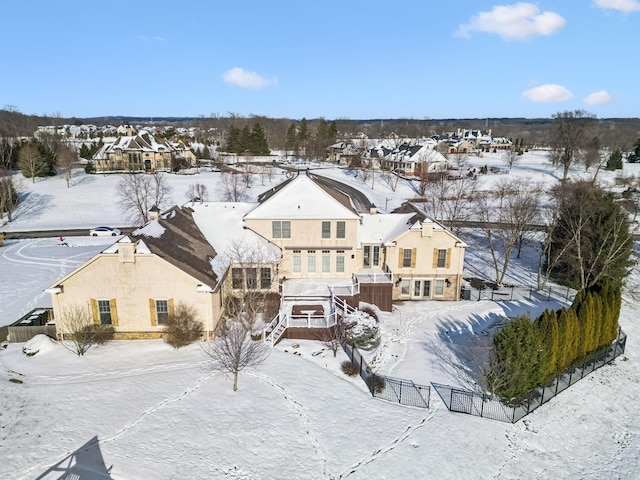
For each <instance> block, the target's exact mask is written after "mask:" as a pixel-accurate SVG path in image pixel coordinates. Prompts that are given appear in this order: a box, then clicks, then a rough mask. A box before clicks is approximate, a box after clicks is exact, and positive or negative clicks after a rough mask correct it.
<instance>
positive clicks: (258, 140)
mask: <svg viewBox="0 0 640 480" xmlns="http://www.w3.org/2000/svg"><path fill="white" fill-rule="evenodd" d="M249 150H250V151H251V153H253V154H254V155H269V153H271V151H270V150H269V145H268V143H267V134H266V133H265V131H264V128H262V125H260V124H259V123H256V124H255V125H254V126H253V129H252V130H251V147H250V148H249Z"/></svg>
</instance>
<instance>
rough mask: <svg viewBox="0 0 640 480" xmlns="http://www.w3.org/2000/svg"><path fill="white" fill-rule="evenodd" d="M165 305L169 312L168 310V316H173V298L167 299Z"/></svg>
mask: <svg viewBox="0 0 640 480" xmlns="http://www.w3.org/2000/svg"><path fill="white" fill-rule="evenodd" d="M167 307H168V310H169V312H168V313H169V316H170V317H173V312H174V310H173V298H170V299H169V300H167Z"/></svg>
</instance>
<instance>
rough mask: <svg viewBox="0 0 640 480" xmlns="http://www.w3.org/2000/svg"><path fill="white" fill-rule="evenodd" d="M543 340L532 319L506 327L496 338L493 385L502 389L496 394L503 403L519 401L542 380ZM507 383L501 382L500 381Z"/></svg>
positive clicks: (520, 319)
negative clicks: (506, 400)
mask: <svg viewBox="0 0 640 480" xmlns="http://www.w3.org/2000/svg"><path fill="white" fill-rule="evenodd" d="M540 346H541V344H540V338H539V335H538V334H537V330H536V329H535V328H534V327H533V324H532V323H531V319H530V318H529V317H528V316H521V317H518V318H516V319H514V320H513V321H512V322H510V323H509V324H507V325H505V326H504V327H503V328H502V330H501V331H500V332H498V333H497V334H496V335H495V336H494V337H493V355H494V358H495V362H494V365H492V367H493V368H492V370H490V371H489V372H488V373H487V377H488V382H489V384H490V385H491V384H495V385H498V387H497V391H495V392H494V393H495V394H497V395H498V396H499V397H501V398H503V399H518V398H520V397H521V396H523V395H525V394H526V393H527V392H528V391H529V390H530V389H531V388H533V387H534V386H536V385H537V384H538V382H539V379H540ZM497 376H500V377H502V378H504V379H505V380H506V381H505V382H497V381H496V377H497Z"/></svg>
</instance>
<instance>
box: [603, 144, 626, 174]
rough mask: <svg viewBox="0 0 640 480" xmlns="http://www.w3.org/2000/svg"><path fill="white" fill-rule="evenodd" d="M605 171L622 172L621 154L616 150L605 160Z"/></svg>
mask: <svg viewBox="0 0 640 480" xmlns="http://www.w3.org/2000/svg"><path fill="white" fill-rule="evenodd" d="M605 168H606V169H607V170H622V152H621V151H620V149H619V148H616V149H615V150H614V151H613V152H612V153H611V155H609V158H608V159H607V165H606V167H605Z"/></svg>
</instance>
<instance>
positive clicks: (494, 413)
mask: <svg viewBox="0 0 640 480" xmlns="http://www.w3.org/2000/svg"><path fill="white" fill-rule="evenodd" d="M626 342H627V335H626V334H625V333H624V332H623V331H622V330H621V329H620V330H619V331H618V338H617V339H616V340H615V342H613V343H612V344H611V345H608V346H606V347H603V348H601V349H600V350H598V351H596V352H595V353H593V354H592V355H590V356H589V357H587V358H586V359H584V360H583V361H582V362H581V363H579V364H578V365H576V366H574V367H571V368H569V369H568V370H566V371H564V372H563V373H561V374H560V375H558V376H557V377H556V378H554V379H553V380H552V381H551V382H549V383H547V384H546V385H543V386H541V387H538V388H536V389H535V390H532V391H531V392H529V394H528V395H527V396H526V397H525V398H524V399H523V400H522V401H521V402H519V403H517V404H515V405H509V404H507V403H504V402H503V401H501V400H499V399H496V398H492V397H490V396H487V395H483V394H481V393H478V392H474V391H472V390H464V389H461V388H456V387H452V386H449V385H441V384H437V383H433V382H432V383H431V385H432V386H433V388H434V389H435V391H436V392H437V393H438V395H439V396H440V398H441V399H442V401H443V402H444V404H445V405H446V407H447V409H448V410H449V411H451V412H459V413H467V414H469V415H475V416H478V417H485V418H490V419H493V420H499V421H502V422H510V423H515V422H517V421H518V420H520V419H522V418H523V417H525V416H527V415H528V414H529V413H531V412H532V411H534V410H535V409H536V408H538V407H539V406H541V405H543V404H545V403H547V402H548V401H549V400H551V399H552V398H553V397H555V396H556V395H558V394H559V393H560V392H562V391H564V390H566V389H567V388H568V387H570V386H571V385H573V384H574V383H576V382H577V381H579V380H581V379H583V378H584V377H585V376H587V375H588V374H590V373H591V372H593V371H594V370H597V369H598V368H600V367H602V366H604V365H606V364H608V363H611V362H612V361H613V360H615V359H616V358H617V357H618V356H620V355H621V354H623V353H624V349H625V346H626Z"/></svg>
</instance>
